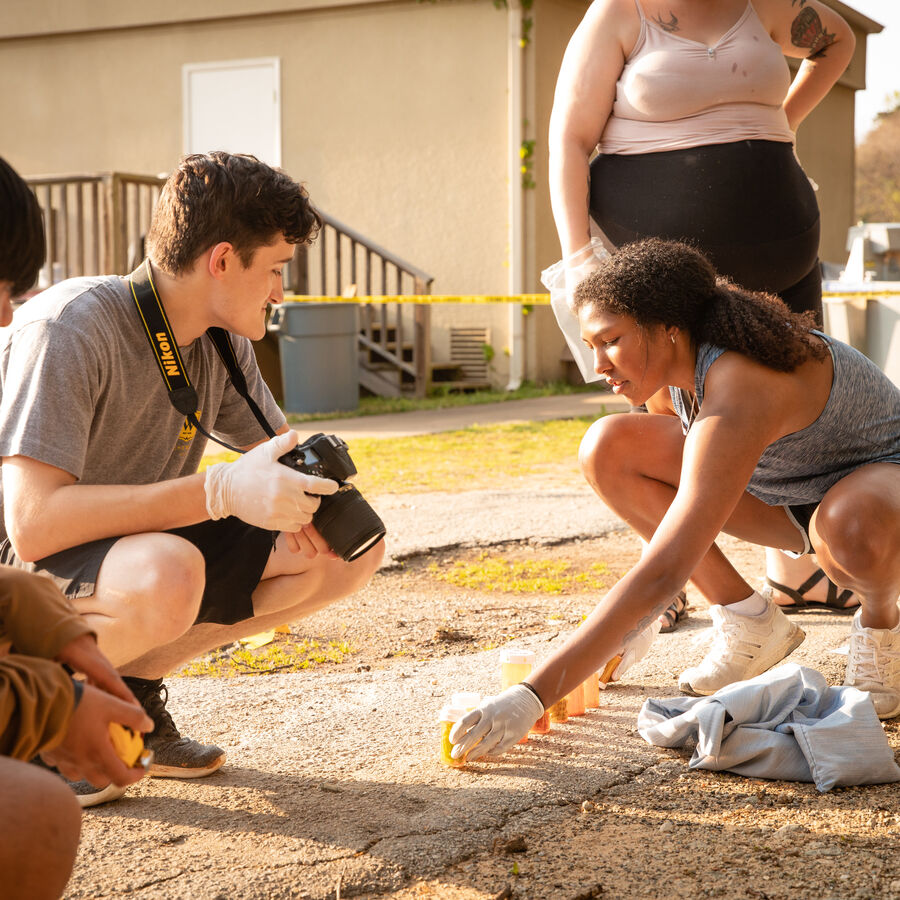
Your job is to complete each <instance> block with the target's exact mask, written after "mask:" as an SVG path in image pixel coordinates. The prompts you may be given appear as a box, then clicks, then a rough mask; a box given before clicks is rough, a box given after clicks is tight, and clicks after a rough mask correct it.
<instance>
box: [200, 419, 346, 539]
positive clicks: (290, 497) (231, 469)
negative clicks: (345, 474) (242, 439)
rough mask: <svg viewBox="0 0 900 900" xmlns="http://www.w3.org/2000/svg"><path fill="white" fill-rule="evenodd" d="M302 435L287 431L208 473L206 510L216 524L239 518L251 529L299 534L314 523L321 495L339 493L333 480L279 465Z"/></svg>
mask: <svg viewBox="0 0 900 900" xmlns="http://www.w3.org/2000/svg"><path fill="white" fill-rule="evenodd" d="M298 440H299V437H298V435H297V432H296V431H286V432H285V433H284V434H279V435H277V436H276V437H273V438H272V439H271V440H268V441H266V442H265V443H263V444H260V445H259V446H258V447H254V448H253V449H252V450H250V451H249V452H248V453H245V454H244V455H243V456H241V457H239V458H238V459H236V460H235V461H234V462H230V463H216V465H214V466H210V467H209V468H208V469H207V470H206V481H205V482H204V487H205V489H206V511H207V512H208V513H209V517H210V518H211V519H224V518H225V517H226V516H237V518H239V519H241V520H242V521H244V522H246V523H247V524H248V525H256V526H257V527H259V528H269V529H271V530H272V531H288V532H297V531H299V530H300V529H301V528H302V527H303V526H304V525H308V524H309V523H310V522H311V521H312V517H313V513H314V512H315V511H316V510H317V509H318V508H319V502H320V501H319V497H318V496H315V495H318V494H333V493H334V492H335V491H336V490H337V489H338V484H337V482H336V481H332V480H331V479H330V478H316V477H315V476H314V475H306V474H304V473H303V472H298V471H296V470H295V469H292V468H291V467H290V466H286V465H284V464H283V463H280V462H278V457H280V456H284V454H285V453H287V452H288V451H289V450H291V449H292V448H293V447H295V446H296V445H297V441H298Z"/></svg>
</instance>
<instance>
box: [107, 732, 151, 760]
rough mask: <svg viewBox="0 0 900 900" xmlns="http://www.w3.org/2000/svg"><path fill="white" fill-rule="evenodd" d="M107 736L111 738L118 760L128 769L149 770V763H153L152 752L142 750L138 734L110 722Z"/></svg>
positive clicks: (140, 738) (142, 744)
mask: <svg viewBox="0 0 900 900" xmlns="http://www.w3.org/2000/svg"><path fill="white" fill-rule="evenodd" d="M109 736H110V738H112V743H113V747H114V748H115V750H116V753H117V754H118V755H119V759H121V760H122V762H123V763H125V765H126V766H128V768H129V769H134V768H135V767H137V766H141V767H142V768H143V769H144V771H146V770H147V769H149V768H150V763H152V762H153V751H152V750H147V749H145V748H144V739H143V738H142V737H141V735H140V734H139V733H137V732H134V731H132V730H131V729H130V728H128V726H126V725H120V724H119V723H118V722H110V723H109Z"/></svg>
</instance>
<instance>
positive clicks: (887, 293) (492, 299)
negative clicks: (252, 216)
mask: <svg viewBox="0 0 900 900" xmlns="http://www.w3.org/2000/svg"><path fill="white" fill-rule="evenodd" d="M897 296H900V290H879V289H878V288H873V289H872V290H868V291H823V292H822V297H823V299H825V300H830V299H835V300H853V299H857V298H864V299H865V298H870V297H897ZM284 302H285V303H427V304H430V305H434V304H438V303H521V304H522V305H523V306H549V305H550V295H549V294H392V295H382V294H374V295H367V296H360V297H336V296H307V295H305V294H303V295H301V294H285V297H284Z"/></svg>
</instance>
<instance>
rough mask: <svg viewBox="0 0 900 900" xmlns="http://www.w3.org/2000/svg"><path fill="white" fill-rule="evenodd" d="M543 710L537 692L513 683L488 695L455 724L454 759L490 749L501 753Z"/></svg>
mask: <svg viewBox="0 0 900 900" xmlns="http://www.w3.org/2000/svg"><path fill="white" fill-rule="evenodd" d="M543 714H544V707H543V705H542V704H541V701H540V700H538V698H537V696H536V695H535V693H534V692H533V691H530V690H529V689H528V688H527V687H525V686H524V685H521V684H514V685H513V686H512V687H508V688H507V689H506V690H505V691H504V692H503V693H502V694H498V695H497V696H496V697H486V698H485V699H484V700H482V701H481V703H480V704H479V705H478V706H476V707H475V709H473V710H472V712H470V713H467V714H466V715H465V716H463V717H462V718H461V719H460V720H459V721H458V722H457V723H456V724H455V725H454V726H453V728H452V730H451V731H450V743H451V744H453V745H454V746H453V750H452V751H451V752H450V755H451V756H452V757H453V758H454V759H460V758H461V757H463V756H466V757H467V758H468V759H480V758H481V757H482V756H487V755H488V754H489V753H491V754H493V755H494V756H499V755H500V754H501V753H505V752H506V751H507V750H509V748H510V747H512V746H513V745H514V744H516V743H518V741H520V740H521V739H522V738H523V737H525V735H526V734H528V731H529V729H530V728H531V726H532V725H534V723H535V722H537V720H538V719H539V718H540V717H541V716H542V715H543ZM476 744H477V746H476Z"/></svg>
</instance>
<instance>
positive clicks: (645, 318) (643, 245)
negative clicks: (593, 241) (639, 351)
mask: <svg viewBox="0 0 900 900" xmlns="http://www.w3.org/2000/svg"><path fill="white" fill-rule="evenodd" d="M573 306H574V307H575V310H576V312H577V311H578V310H579V309H581V308H582V307H585V306H588V307H596V308H599V309H603V310H605V311H607V312H611V313H616V314H624V315H627V316H631V318H633V319H634V320H635V321H636V322H637V323H638V325H640V326H642V327H644V328H646V327H650V326H654V325H662V326H664V327H668V326H672V325H674V326H677V327H678V328H680V329H681V330H683V331H686V332H687V333H688V334H689V335H690V336H691V338H692V340H693V342H694V344H695V345H699V344H703V343H708V344H712V345H714V346H716V347H721V348H722V349H723V350H733V351H735V352H736V353H742V354H744V356H748V357H750V359H753V360H756V362H759V363H762V364H763V365H765V366H768V367H769V368H772V369H775V370H777V371H779V372H793V371H794V370H795V369H796V368H797V366H799V365H800V364H801V363H803V362H806V361H807V360H808V359H811V358H812V359H823V358H824V357H825V355H826V354H827V353H828V350H827V348H826V346H825V344H824V343H823V342H822V341H820V340H819V339H817V338H816V337H815V336H814V335H812V334H810V330H811V329H813V328H815V327H817V326H816V321H815V317H814V315H813V313H811V312H804V313H794V312H791V311H790V309H789V308H788V307H787V306H786V305H785V303H783V302H782V301H781V300H780V299H779V298H778V297H775V296H773V295H772V294H765V293H762V292H759V291H748V290H744V289H743V288H741V287H738V286H737V285H735V284H733V283H731V282H730V281H728V279H726V278H723V277H721V276H719V275H718V274H717V273H716V270H715V269H714V268H713V265H712V263H710V262H709V260H708V259H707V258H706V257H705V256H704V255H703V254H702V253H700V251H698V250H696V249H694V248H693V247H691V246H689V245H687V244H683V243H679V242H678V241H666V240H662V239H660V238H647V239H646V240H642V241H636V242H635V243H632V244H625V245H623V246H622V247H620V248H619V249H618V250H616V251H615V253H613V254H612V255H611V256H610V257H609V258H608V259H605V260H604V261H603V262H602V263H601V264H600V267H599V269H598V270H597V271H595V272H593V273H591V274H590V275H589V276H588V277H587V278H585V279H584V281H582V282H581V283H580V284H579V285H578V287H577V288H576V289H575V297H574V301H573Z"/></svg>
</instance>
